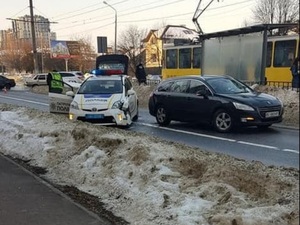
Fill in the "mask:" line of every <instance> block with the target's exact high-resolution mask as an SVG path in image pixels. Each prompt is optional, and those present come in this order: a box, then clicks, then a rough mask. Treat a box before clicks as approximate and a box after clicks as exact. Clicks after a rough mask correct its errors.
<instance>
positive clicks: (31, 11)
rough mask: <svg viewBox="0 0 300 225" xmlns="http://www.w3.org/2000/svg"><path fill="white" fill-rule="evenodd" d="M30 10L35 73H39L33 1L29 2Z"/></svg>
mask: <svg viewBox="0 0 300 225" xmlns="http://www.w3.org/2000/svg"><path fill="white" fill-rule="evenodd" d="M29 8H30V18H31V19H30V20H31V21H30V22H31V35H32V51H33V65H34V73H35V74H37V73H38V65H37V63H38V55H37V51H36V38H35V23H34V16H33V6H32V0H29Z"/></svg>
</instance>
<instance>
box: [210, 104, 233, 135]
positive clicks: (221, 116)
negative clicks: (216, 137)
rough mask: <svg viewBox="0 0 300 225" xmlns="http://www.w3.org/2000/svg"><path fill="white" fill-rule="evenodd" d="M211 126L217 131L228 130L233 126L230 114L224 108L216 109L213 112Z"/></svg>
mask: <svg viewBox="0 0 300 225" xmlns="http://www.w3.org/2000/svg"><path fill="white" fill-rule="evenodd" d="M213 126H214V128H215V130H216V131H218V132H221V133H226V132H229V131H230V130H232V128H233V120H232V117H231V115H230V114H229V113H228V112H227V111H226V110H224V109H220V110H218V111H217V112H216V113H215V114H214V118H213Z"/></svg>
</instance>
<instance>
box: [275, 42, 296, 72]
mask: <svg viewBox="0 0 300 225" xmlns="http://www.w3.org/2000/svg"><path fill="white" fill-rule="evenodd" d="M295 51H296V40H288V41H276V42H275V52H274V62H273V65H274V67H290V66H291V64H292V62H293V59H294V57H295Z"/></svg>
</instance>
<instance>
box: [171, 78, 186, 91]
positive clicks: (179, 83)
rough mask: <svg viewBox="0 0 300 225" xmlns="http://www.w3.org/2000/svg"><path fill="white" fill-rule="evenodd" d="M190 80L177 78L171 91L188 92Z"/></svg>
mask: <svg viewBox="0 0 300 225" xmlns="http://www.w3.org/2000/svg"><path fill="white" fill-rule="evenodd" d="M188 84H189V80H176V81H174V83H173V84H172V85H171V87H170V91H171V92H177V93H186V92H187V89H188V86H189V85H188Z"/></svg>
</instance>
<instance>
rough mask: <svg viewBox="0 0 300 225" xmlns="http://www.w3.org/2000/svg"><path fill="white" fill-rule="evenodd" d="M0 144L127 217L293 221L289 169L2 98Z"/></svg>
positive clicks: (150, 223) (183, 221)
mask: <svg viewBox="0 0 300 225" xmlns="http://www.w3.org/2000/svg"><path fill="white" fill-rule="evenodd" d="M8 140H9V141H8ZM0 152H2V153H4V154H7V155H11V156H13V157H17V158H21V159H23V160H30V163H31V164H32V165H34V166H39V167H43V168H46V169H47V171H48V172H47V173H46V174H45V175H44V176H45V178H46V179H48V180H50V181H52V182H55V183H57V184H61V185H68V186H74V187H77V188H78V189H80V190H82V191H84V192H87V193H89V194H92V195H95V196H98V197H99V200H100V201H102V202H103V203H105V205H106V208H107V209H108V210H110V211H112V212H113V213H114V214H115V215H117V216H119V217H122V218H124V219H125V220H126V221H128V222H129V223H130V224H143V225H157V224H166V225H167V224H170V225H194V224H201V225H208V224H214V225H227V224H228V225H231V224H236V225H257V224H260V225H271V224H272V225H296V224H298V218H299V204H298V203H299V202H298V201H299V171H298V170H294V169H287V168H277V167H266V166H265V165H263V164H261V163H258V162H253V163H251V162H246V161H242V160H237V159H234V158H233V157H230V156H226V155H222V154H216V153H208V152H205V151H201V150H199V149H194V148H191V147H187V146H185V145H181V144H176V143H171V142H167V141H164V140H161V139H158V138H154V137H150V136H146V135H144V134H140V133H135V132H131V131H126V130H122V129H116V128H109V127H97V126H93V125H92V124H88V123H81V122H78V123H71V122H70V121H68V120H66V118H65V116H61V115H52V114H49V113H44V112H39V111H35V110H31V109H25V108H18V107H13V106H9V105H0Z"/></svg>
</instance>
